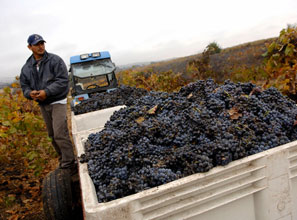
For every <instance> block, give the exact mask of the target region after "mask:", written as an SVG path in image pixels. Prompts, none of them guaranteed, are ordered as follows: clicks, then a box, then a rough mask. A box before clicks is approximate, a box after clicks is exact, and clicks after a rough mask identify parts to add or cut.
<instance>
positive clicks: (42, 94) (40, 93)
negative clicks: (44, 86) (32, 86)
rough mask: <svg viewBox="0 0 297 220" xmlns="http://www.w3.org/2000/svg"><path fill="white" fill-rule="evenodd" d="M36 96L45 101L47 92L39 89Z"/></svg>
mask: <svg viewBox="0 0 297 220" xmlns="http://www.w3.org/2000/svg"><path fill="white" fill-rule="evenodd" d="M36 98H37V99H38V100H40V101H44V100H45V99H46V93H45V91H44V90H39V91H38V94H37V96H36Z"/></svg>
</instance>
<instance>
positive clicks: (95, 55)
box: [92, 52, 100, 57]
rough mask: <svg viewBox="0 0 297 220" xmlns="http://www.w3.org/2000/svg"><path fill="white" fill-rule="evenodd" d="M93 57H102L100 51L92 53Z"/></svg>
mask: <svg viewBox="0 0 297 220" xmlns="http://www.w3.org/2000/svg"><path fill="white" fill-rule="evenodd" d="M92 57H100V52H95V53H92Z"/></svg>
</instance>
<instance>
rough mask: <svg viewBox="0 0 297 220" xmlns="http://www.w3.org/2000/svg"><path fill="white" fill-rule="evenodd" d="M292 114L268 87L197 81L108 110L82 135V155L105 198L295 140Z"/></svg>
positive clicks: (296, 130)
mask: <svg viewBox="0 0 297 220" xmlns="http://www.w3.org/2000/svg"><path fill="white" fill-rule="evenodd" d="M296 116H297V107H296V105H295V104H294V103H293V102H292V101H290V100H288V99H287V98H286V97H284V96H282V95H281V94H280V93H279V91H277V90H276V89H275V88H269V89H267V90H265V91H261V90H260V89H259V88H257V87H256V86H255V85H253V84H251V83H236V84H235V83H232V82H230V81H226V82H225V84H223V85H217V84H216V83H214V82H213V81H212V80H210V79H209V80H206V81H197V82H195V83H192V84H189V85H187V86H185V87H183V88H182V89H181V90H180V91H179V92H177V93H165V92H150V93H148V94H147V95H146V96H143V97H141V98H139V99H135V100H134V104H131V105H130V106H128V107H126V108H122V109H121V110H119V111H116V112H115V113H114V114H113V115H112V116H111V118H110V120H109V121H108V122H107V123H106V124H105V127H104V129H103V130H102V131H100V132H98V133H94V134H91V135H90V136H89V137H88V140H87V141H86V143H85V150H86V155H85V159H84V160H85V162H87V163H88V169H89V173H90V176H91V178H92V180H93V182H94V185H95V187H96V192H97V196H98V200H99V202H107V201H111V200H114V199H118V198H122V197H125V196H127V195H131V194H134V193H137V192H140V191H143V190H145V189H149V188H152V187H155V186H159V185H161V184H164V183H168V182H171V181H173V180H176V179H179V178H182V177H185V176H188V175H191V174H194V173H199V172H207V171H209V170H210V169H211V168H213V167H215V166H223V165H226V164H228V163H229V162H231V161H233V160H237V159H240V158H243V157H246V156H248V155H252V154H255V153H258V152H261V151H264V150H267V149H270V148H273V147H276V146H279V145H282V144H285V143H288V142H290V141H293V140H296V139H297V128H296V127H295V126H294V123H295V118H296Z"/></svg>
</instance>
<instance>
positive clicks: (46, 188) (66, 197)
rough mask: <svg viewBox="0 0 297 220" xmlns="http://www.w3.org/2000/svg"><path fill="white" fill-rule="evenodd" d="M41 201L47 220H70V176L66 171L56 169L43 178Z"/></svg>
mask: <svg viewBox="0 0 297 220" xmlns="http://www.w3.org/2000/svg"><path fill="white" fill-rule="evenodd" d="M42 200H43V210H44V214H45V218H46V219H47V220H60V219H61V220H62V219H64V220H65V219H72V216H71V213H72V190H71V176H70V173H69V171H68V170H64V169H56V170H54V171H52V172H51V173H49V174H48V175H47V176H46V177H45V178H44V180H43V188H42Z"/></svg>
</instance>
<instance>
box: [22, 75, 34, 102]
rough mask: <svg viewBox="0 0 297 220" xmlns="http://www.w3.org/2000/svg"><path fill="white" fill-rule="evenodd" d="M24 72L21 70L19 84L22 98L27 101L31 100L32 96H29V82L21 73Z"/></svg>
mask: <svg viewBox="0 0 297 220" xmlns="http://www.w3.org/2000/svg"><path fill="white" fill-rule="evenodd" d="M23 71H24V70H23V69H22V71H21V75H20V84H21V88H22V91H23V94H24V96H25V97H26V98H27V99H30V100H32V99H33V98H32V96H31V92H32V89H31V87H30V82H29V81H28V79H27V78H26V77H25V74H24V72H23ZM33 94H35V93H32V95H33Z"/></svg>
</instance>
